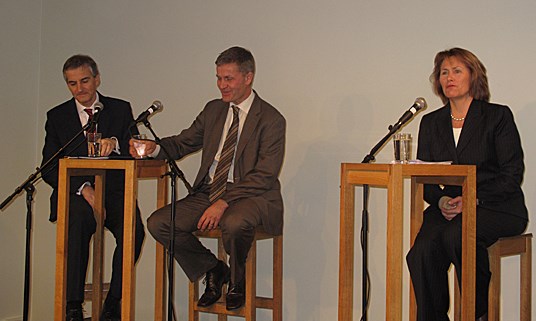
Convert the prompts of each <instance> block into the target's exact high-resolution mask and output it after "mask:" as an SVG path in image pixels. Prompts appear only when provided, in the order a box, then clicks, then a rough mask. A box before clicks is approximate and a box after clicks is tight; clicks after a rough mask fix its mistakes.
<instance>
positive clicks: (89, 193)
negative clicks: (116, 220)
mask: <svg viewBox="0 0 536 321" xmlns="http://www.w3.org/2000/svg"><path fill="white" fill-rule="evenodd" d="M80 193H81V194H82V196H83V197H84V199H85V200H86V202H88V203H89V205H90V206H91V208H92V209H93V213H94V214H95V189H93V187H92V186H90V185H86V186H84V188H83V189H82V191H81V192H80ZM102 215H103V219H106V209H104V213H102ZM95 219H96V217H95Z"/></svg>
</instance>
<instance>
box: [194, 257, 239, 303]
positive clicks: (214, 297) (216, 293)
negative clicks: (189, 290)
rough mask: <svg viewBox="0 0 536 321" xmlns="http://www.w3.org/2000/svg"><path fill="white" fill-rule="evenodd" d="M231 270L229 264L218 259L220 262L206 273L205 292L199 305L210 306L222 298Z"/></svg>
mask: <svg viewBox="0 0 536 321" xmlns="http://www.w3.org/2000/svg"><path fill="white" fill-rule="evenodd" d="M230 277H231V271H230V270H229V267H228V266H227V264H225V263H224V262H223V261H218V264H217V265H216V266H215V267H214V268H212V269H211V270H209V271H208V272H207V273H206V275H205V280H204V283H205V293H203V295H202V296H201V298H200V299H199V301H197V306H199V307H208V306H209V305H212V304H214V303H216V301H218V300H219V299H220V298H221V292H222V287H223V285H224V284H225V283H227V282H229V279H230Z"/></svg>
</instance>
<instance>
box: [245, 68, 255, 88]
mask: <svg viewBox="0 0 536 321" xmlns="http://www.w3.org/2000/svg"><path fill="white" fill-rule="evenodd" d="M253 76H254V74H253V73H252V72H251V71H250V72H248V73H247V74H246V84H247V85H248V86H250V85H251V84H252V83H253Z"/></svg>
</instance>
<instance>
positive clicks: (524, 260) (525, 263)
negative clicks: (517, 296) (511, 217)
mask: <svg viewBox="0 0 536 321" xmlns="http://www.w3.org/2000/svg"><path fill="white" fill-rule="evenodd" d="M531 240H532V236H531V237H526V238H525V252H524V253H522V254H521V258H520V265H521V281H520V282H521V285H520V286H521V307H520V314H521V321H530V319H531V312H532V311H531V304H532V242H531Z"/></svg>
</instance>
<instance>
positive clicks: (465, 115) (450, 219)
mask: <svg viewBox="0 0 536 321" xmlns="http://www.w3.org/2000/svg"><path fill="white" fill-rule="evenodd" d="M430 81H431V82H432V85H433V89H434V92H435V93H436V94H437V95H438V96H439V97H440V98H441V100H442V101H443V103H445V106H443V107H441V108H439V109H437V110H435V111H433V112H431V113H429V114H427V115H425V116H424V117H423V118H422V120H421V124H420V128H419V143H418V148H417V157H418V158H419V159H420V160H423V161H430V162H442V161H452V163H453V164H464V165H476V169H477V177H476V178H477V231H476V234H477V235H476V237H477V240H476V242H477V244H476V246H477V248H476V307H475V309H476V316H475V317H476V318H477V320H487V308H488V286H489V281H490V277H491V272H490V271H489V261H488V252H487V247H489V246H490V245H491V244H493V243H494V242H496V241H497V239H499V238H500V237H504V236H512V235H518V234H521V233H523V231H524V230H525V228H526V226H527V222H528V214H527V208H526V207H525V200H524V196H523V191H522V190H521V182H522V180H523V172H524V164H523V150H522V148H521V140H520V137H519V132H518V130H517V127H516V125H515V122H514V118H513V114H512V112H511V110H510V109H509V108H508V107H507V106H502V105H497V104H492V103H489V98H490V93H489V88H488V80H487V76H486V68H485V67H484V65H483V64H482V63H481V62H480V60H479V59H478V58H477V57H476V56H475V55H474V54H473V53H471V52H469V51H468V50H465V49H461V48H452V49H449V50H446V51H442V52H439V53H438V54H437V55H436V57H435V61H434V70H433V72H432V74H431V76H430ZM424 198H425V200H426V202H427V203H428V204H430V206H429V207H428V208H427V209H426V210H425V212H424V220H423V225H422V227H421V230H420V231H419V233H418V235H417V238H416V240H415V243H414V245H413V247H412V248H411V250H410V251H409V253H408V255H407V263H408V268H409V271H410V275H411V280H412V282H413V287H414V291H415V297H416V300H417V320H418V321H430V320H433V321H442V320H446V321H448V320H449V318H448V310H449V290H448V276H447V273H448V269H449V267H450V264H451V263H452V264H454V265H455V267H456V272H457V274H458V280H460V279H461V219H462V217H461V215H463V214H462V213H461V210H462V198H461V187H459V186H439V185H426V186H425V188H424Z"/></svg>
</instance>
